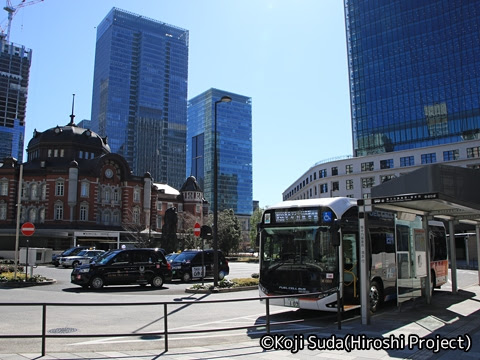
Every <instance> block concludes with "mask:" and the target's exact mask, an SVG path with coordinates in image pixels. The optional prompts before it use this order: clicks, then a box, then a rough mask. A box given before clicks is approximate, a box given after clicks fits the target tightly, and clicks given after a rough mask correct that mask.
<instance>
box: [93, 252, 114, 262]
mask: <svg viewBox="0 0 480 360" xmlns="http://www.w3.org/2000/svg"><path fill="white" fill-rule="evenodd" d="M117 254H118V251H107V252H106V253H102V254H100V255H98V256H97V257H96V258H95V263H96V264H100V265H105V264H106V263H108V262H109V261H110V259H112V258H113V257H114V256H116V255H117Z"/></svg>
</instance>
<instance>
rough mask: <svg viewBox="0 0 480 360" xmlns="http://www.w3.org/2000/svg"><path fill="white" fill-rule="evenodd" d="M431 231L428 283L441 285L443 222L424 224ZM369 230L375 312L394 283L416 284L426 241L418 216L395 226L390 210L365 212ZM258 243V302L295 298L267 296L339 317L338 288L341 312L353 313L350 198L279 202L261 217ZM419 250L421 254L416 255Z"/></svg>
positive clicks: (354, 214)
mask: <svg viewBox="0 0 480 360" xmlns="http://www.w3.org/2000/svg"><path fill="white" fill-rule="evenodd" d="M429 228H430V242H431V244H432V245H431V251H432V255H431V260H432V261H431V271H432V279H434V281H435V287H439V286H441V285H442V284H443V283H445V282H446V280H447V278H446V276H447V271H448V260H447V257H446V255H447V252H446V236H445V228H444V227H443V224H442V223H441V222H429ZM367 229H368V231H367V238H368V241H367V247H368V249H367V252H368V253H369V254H370V256H369V258H368V260H369V264H370V308H371V310H372V311H376V310H377V308H378V307H379V306H380V305H381V303H382V302H383V301H386V300H389V299H393V298H395V297H396V296H397V286H398V283H397V280H398V279H399V278H400V279H412V278H418V276H419V275H421V272H422V271H426V267H425V266H424V265H423V266H424V267H425V269H423V270H422V264H421V256H423V255H425V249H423V252H421V251H419V250H422V249H421V248H419V246H418V245H419V244H420V245H421V243H422V241H421V239H425V236H424V230H423V228H422V224H421V220H420V218H419V217H417V218H416V219H415V221H405V220H396V219H395V214H394V213H392V212H388V211H374V212H371V213H368V215H367ZM422 234H423V237H422V236H421V235H422ZM258 238H259V258H260V279H259V280H260V281H259V292H260V296H275V295H293V294H297V295H298V296H292V297H287V298H272V299H270V303H271V304H273V305H282V306H291V307H297V308H304V309H313V310H323V311H337V295H336V294H337V289H339V291H340V296H341V297H342V301H343V306H344V309H345V310H348V309H351V308H356V307H358V305H359V302H360V294H359V289H360V287H359V285H360V281H359V276H360V271H359V259H360V254H359V251H360V247H359V233H358V207H357V200H356V199H352V198H343V197H336V198H323V199H308V200H295V201H285V202H282V203H280V204H278V205H276V206H272V207H270V208H268V209H266V210H265V211H264V213H263V216H262V221H261V223H260V224H258ZM419 240H420V241H419ZM423 243H424V244H425V241H423ZM417 251H418V254H423V255H418V256H417ZM339 269H342V271H339ZM339 284H340V286H339ZM403 284H404V283H403ZM402 286H403V285H402ZM312 293H317V294H315V295H312ZM318 293H319V294H318Z"/></svg>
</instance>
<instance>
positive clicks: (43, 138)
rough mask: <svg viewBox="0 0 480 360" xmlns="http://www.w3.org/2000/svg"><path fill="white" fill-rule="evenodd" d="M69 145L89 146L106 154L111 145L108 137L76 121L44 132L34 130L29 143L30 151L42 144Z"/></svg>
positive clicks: (90, 148)
mask: <svg viewBox="0 0 480 360" xmlns="http://www.w3.org/2000/svg"><path fill="white" fill-rule="evenodd" d="M63 144H65V145H67V144H69V145H70V146H77V147H79V148H88V149H89V150H93V149H96V150H97V151H99V152H101V153H103V154H105V153H110V146H109V145H108V143H107V138H106V137H105V138H102V137H101V136H100V135H98V134H97V133H95V132H93V131H92V130H90V129H84V128H81V127H78V126H77V125H75V124H74V123H69V124H68V125H65V126H58V125H57V126H56V127H54V128H51V129H48V130H45V131H43V132H40V131H37V130H36V129H35V130H34V132H33V138H32V139H31V140H30V142H29V143H28V149H29V151H30V150H31V149H32V148H34V147H37V146H41V145H48V146H52V145H63Z"/></svg>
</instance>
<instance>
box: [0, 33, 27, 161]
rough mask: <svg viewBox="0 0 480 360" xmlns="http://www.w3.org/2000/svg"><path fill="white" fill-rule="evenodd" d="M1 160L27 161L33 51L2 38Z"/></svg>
mask: <svg viewBox="0 0 480 360" xmlns="http://www.w3.org/2000/svg"><path fill="white" fill-rule="evenodd" d="M0 45H1V51H0V74H1V76H0V161H2V160H3V159H4V158H5V157H10V156H12V157H14V158H15V159H17V160H18V161H19V162H23V146H24V139H25V117H26V108H27V93H28V82H29V75H30V65H31V62H32V51H31V50H30V49H27V48H25V47H24V46H22V45H16V44H14V43H8V42H7V41H6V40H5V38H4V37H2V38H1V39H0Z"/></svg>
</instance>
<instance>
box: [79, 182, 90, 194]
mask: <svg viewBox="0 0 480 360" xmlns="http://www.w3.org/2000/svg"><path fill="white" fill-rule="evenodd" d="M88 188H89V183H88V181H82V184H81V185H80V196H81V197H88V193H89V191H88V190H89V189H88Z"/></svg>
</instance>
